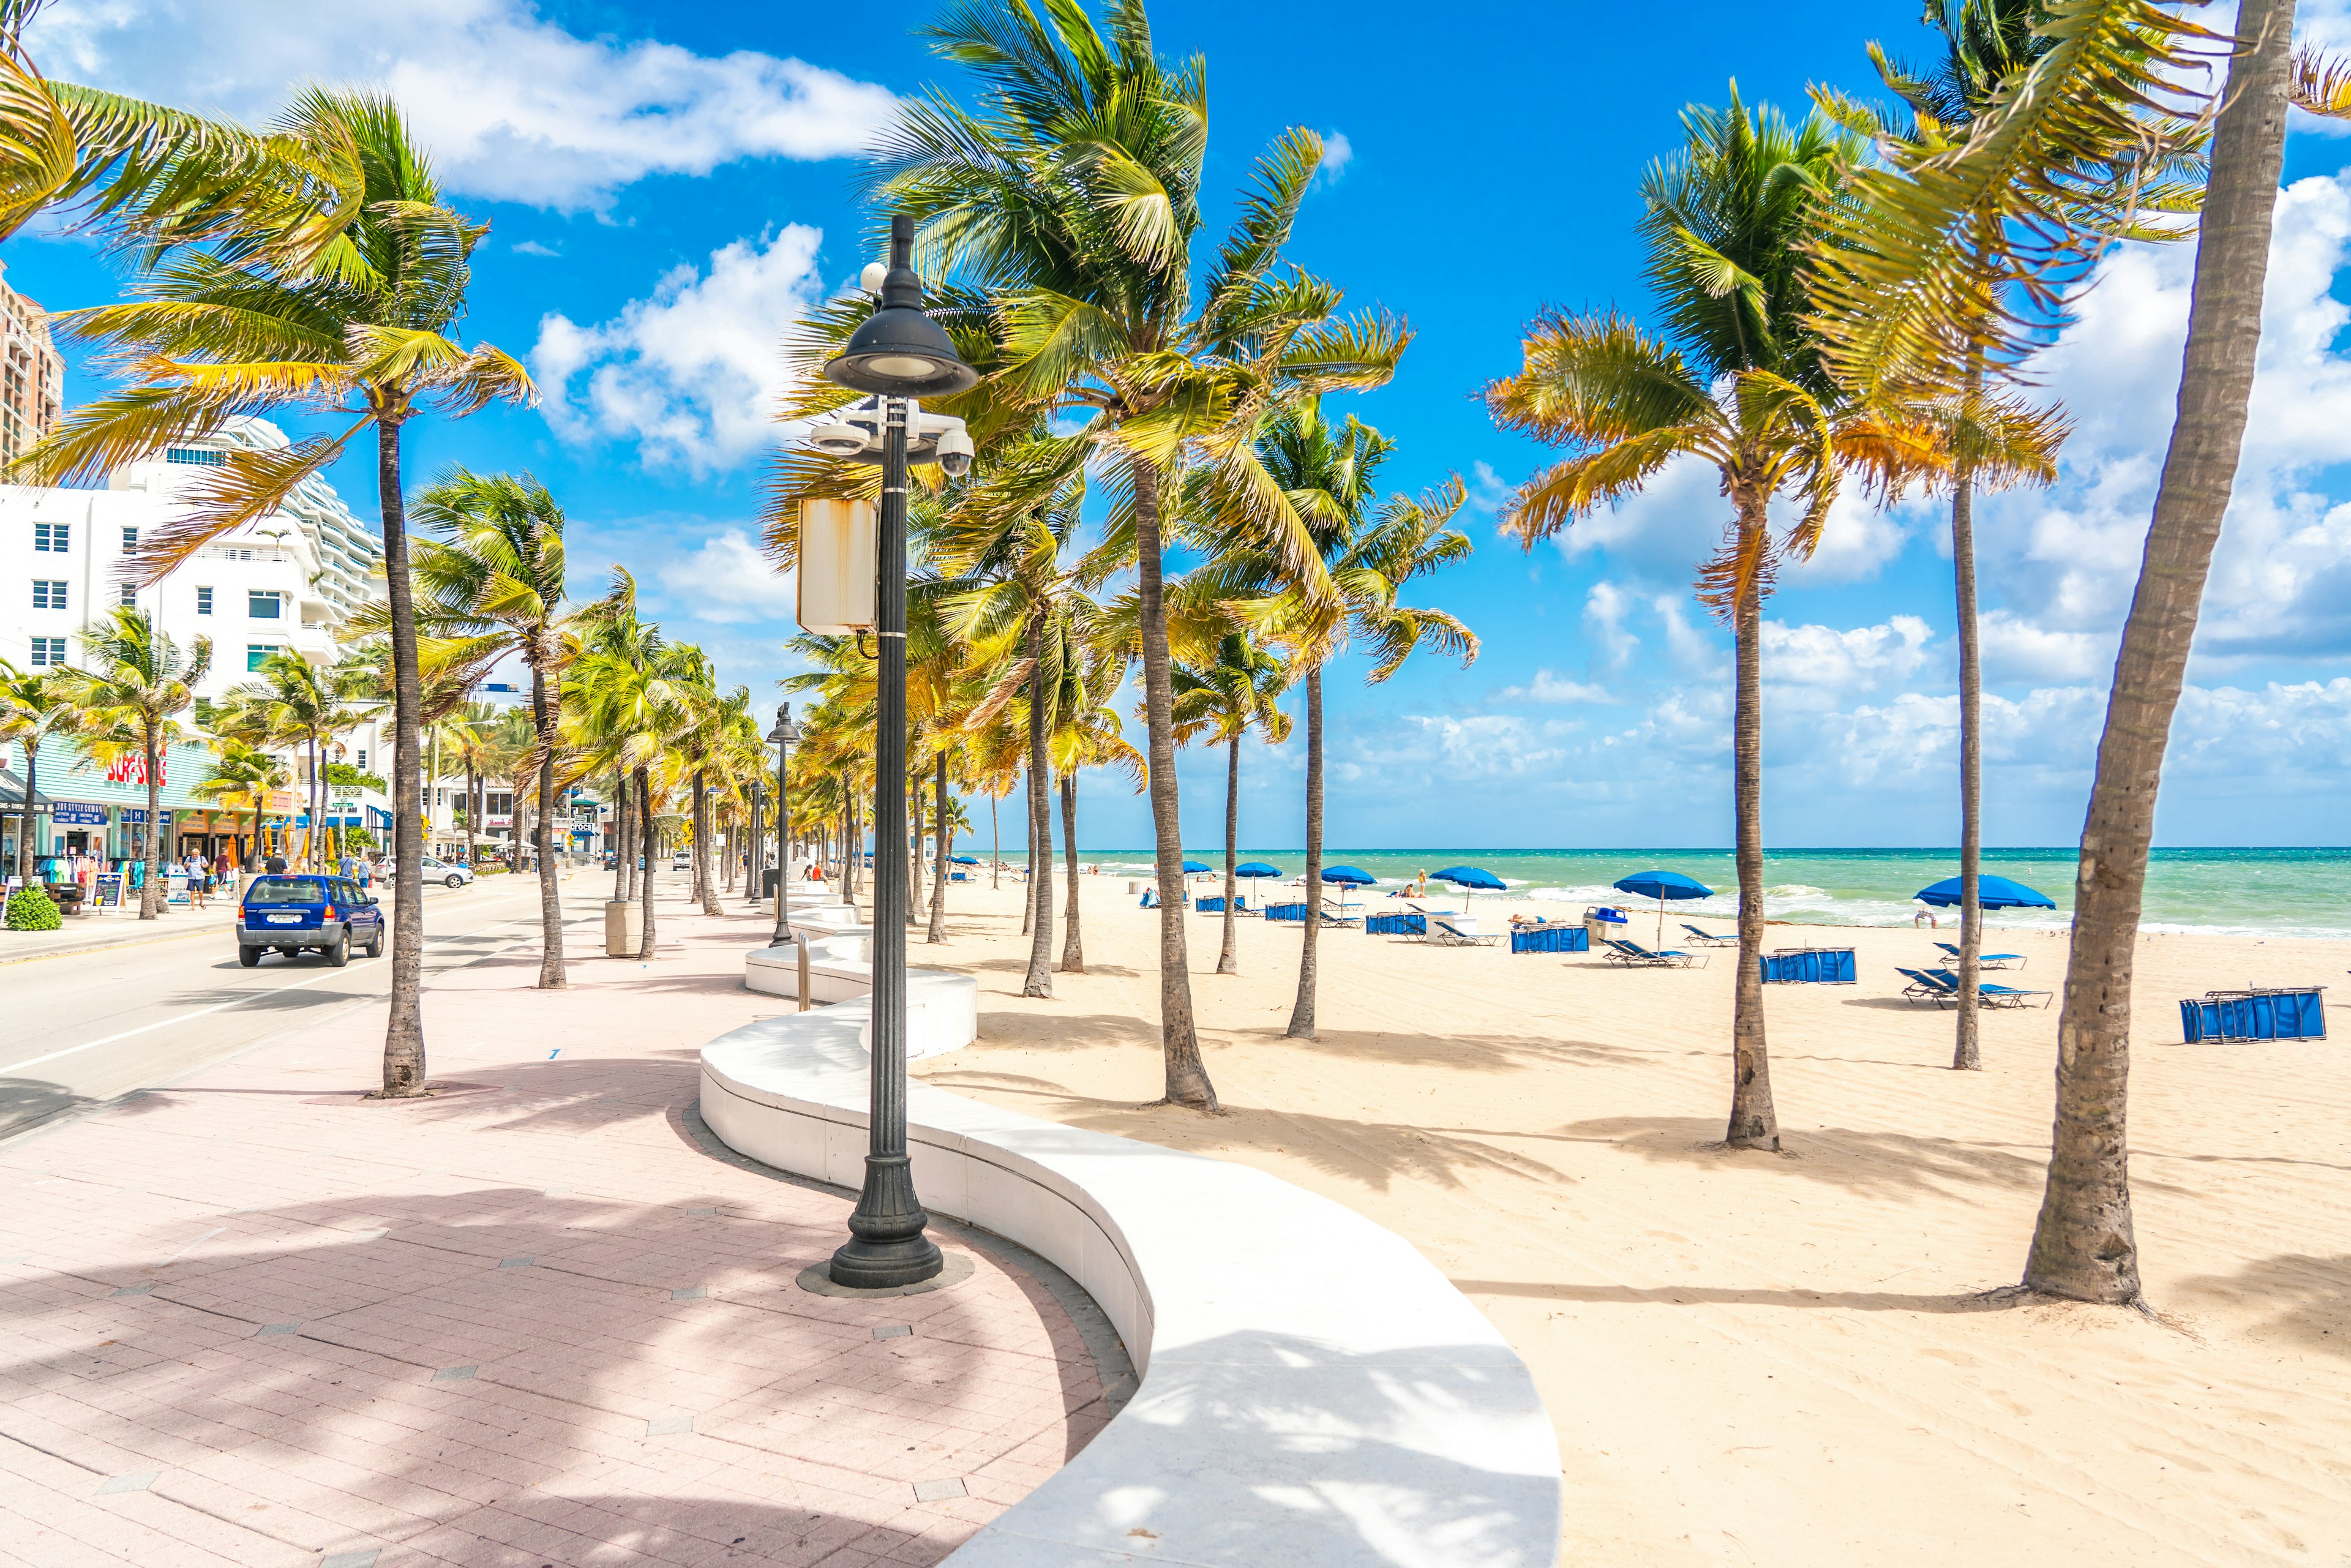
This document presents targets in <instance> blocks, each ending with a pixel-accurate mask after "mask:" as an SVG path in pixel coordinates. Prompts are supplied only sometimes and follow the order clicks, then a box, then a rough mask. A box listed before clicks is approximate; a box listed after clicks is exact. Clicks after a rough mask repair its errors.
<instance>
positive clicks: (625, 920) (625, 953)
mask: <svg viewBox="0 0 2351 1568" xmlns="http://www.w3.org/2000/svg"><path fill="white" fill-rule="evenodd" d="M644 940H645V910H644V905H643V904H639V903H638V902H637V901H636V900H635V899H633V898H615V899H611V900H608V901H607V902H606V903H605V904H604V956H606V957H607V958H633V957H635V956H637V950H638V949H639V948H640V947H642V946H644Z"/></svg>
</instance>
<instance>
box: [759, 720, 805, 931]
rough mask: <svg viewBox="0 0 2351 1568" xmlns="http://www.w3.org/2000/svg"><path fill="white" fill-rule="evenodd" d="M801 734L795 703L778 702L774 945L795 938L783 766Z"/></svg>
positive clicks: (772, 732) (789, 820) (763, 853)
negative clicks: (788, 886)
mask: <svg viewBox="0 0 2351 1568" xmlns="http://www.w3.org/2000/svg"><path fill="white" fill-rule="evenodd" d="M799 737H800V727H799V726H798V725H796V724H794V723H793V722H792V705H791V704H789V703H783V704H781V705H779V706H778V707H777V709H776V727H775V728H773V729H771V730H769V731H768V739H769V740H772V741H774V742H775V743H776V934H775V936H773V937H772V938H771V939H770V940H769V942H768V946H771V947H780V946H783V945H784V944H785V943H787V942H789V941H790V940H791V939H792V922H791V905H790V904H789V902H788V897H789V895H788V894H787V892H786V889H785V886H784V884H785V883H788V882H789V881H791V871H792V847H791V846H792V811H791V797H790V796H789V795H787V794H786V793H785V792H784V769H785V768H787V767H789V765H790V763H791V746H792V742H794V741H796V740H798V739H799ZM759 852H760V855H761V857H762V858H764V857H765V856H766V854H767V845H766V844H764V843H762V844H761V845H760V846H759Z"/></svg>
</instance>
